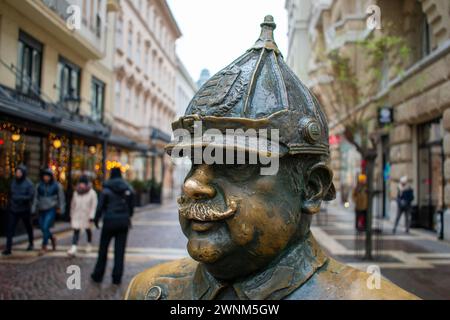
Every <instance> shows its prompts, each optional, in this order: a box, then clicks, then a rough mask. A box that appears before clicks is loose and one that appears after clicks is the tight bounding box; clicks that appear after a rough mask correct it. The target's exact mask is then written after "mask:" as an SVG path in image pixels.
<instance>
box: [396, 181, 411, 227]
mask: <svg viewBox="0 0 450 320" xmlns="http://www.w3.org/2000/svg"><path fill="white" fill-rule="evenodd" d="M413 200H414V191H413V189H412V188H411V186H410V185H409V184H408V177H407V176H403V177H401V178H400V183H399V184H398V188H397V217H396V218H395V225H394V230H393V231H392V232H393V233H394V234H395V232H396V231H397V226H398V222H399V221H400V218H401V217H402V215H403V214H405V231H406V233H409V226H410V216H411V204H412V202H413Z"/></svg>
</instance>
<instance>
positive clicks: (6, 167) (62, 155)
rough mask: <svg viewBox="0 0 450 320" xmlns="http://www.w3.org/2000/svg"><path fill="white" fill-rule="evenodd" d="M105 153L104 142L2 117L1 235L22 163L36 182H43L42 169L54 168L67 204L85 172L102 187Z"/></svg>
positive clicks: (0, 128)
mask: <svg viewBox="0 0 450 320" xmlns="http://www.w3.org/2000/svg"><path fill="white" fill-rule="evenodd" d="M102 153H103V152H102V143H101V142H100V141H95V140H94V139H89V138H84V137H82V136H79V135H75V134H74V133H70V132H64V131H61V130H58V129H56V128H48V127H44V126H41V125H38V124H36V123H32V122H29V121H25V120H22V119H13V118H10V117H4V116H3V117H1V118H0V208H1V209H0V214H1V217H2V218H1V221H0V230H1V231H0V234H4V233H5V227H6V223H7V222H6V219H7V214H6V209H7V204H8V196H9V195H8V192H9V186H10V183H11V179H12V178H13V176H14V172H15V169H16V168H17V166H18V165H20V164H25V165H26V166H27V169H28V177H29V178H30V180H31V181H32V182H33V183H35V184H36V183H38V182H39V172H40V170H41V169H42V168H44V167H48V168H50V169H51V170H52V171H53V173H54V175H55V178H56V180H58V181H59V182H60V183H61V185H62V186H63V187H64V190H65V192H66V198H67V200H68V202H67V203H70V202H69V201H70V198H71V195H72V192H73V187H74V184H75V183H76V181H77V180H78V178H79V177H80V176H81V175H82V174H85V175H88V176H89V177H90V178H91V179H92V181H93V185H94V188H95V189H96V190H99V189H100V188H101V183H102V181H103V177H104V174H103V165H102V163H103V157H102ZM67 214H69V212H67ZM66 218H67V216H66ZM18 232H19V233H20V232H21V230H18Z"/></svg>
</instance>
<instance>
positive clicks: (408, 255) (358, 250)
mask: <svg viewBox="0 0 450 320" xmlns="http://www.w3.org/2000/svg"><path fill="white" fill-rule="evenodd" d="M401 223H403V219H402V221H401ZM354 225H355V222H354V214H353V211H352V210H350V209H344V208H342V207H336V206H330V207H329V208H328V210H327V212H321V213H320V214H319V215H318V216H316V219H315V221H314V226H313V227H312V228H311V229H312V232H313V234H314V235H315V237H316V239H317V240H318V242H319V243H320V244H321V245H322V247H323V248H324V249H325V250H326V251H327V252H328V253H329V254H330V255H331V256H333V257H334V258H335V259H336V260H339V261H342V262H344V263H347V264H350V265H352V266H354V267H356V268H359V269H361V270H363V271H366V270H367V267H368V266H369V265H377V266H379V268H380V271H381V274H382V275H383V276H384V277H386V278H387V279H389V280H391V281H392V282H394V283H395V284H397V285H399V286H400V287H402V288H404V289H406V290H408V291H410V292H412V293H414V294H415V295H417V296H419V297H420V298H423V299H450V243H449V242H446V241H440V240H437V239H436V235H435V234H434V233H431V232H427V231H424V230H420V229H411V230H410V233H409V234H406V233H404V231H403V224H400V225H399V228H398V231H397V233H396V234H395V235H394V234H393V233H392V224H391V223H390V222H389V221H386V220H380V221H378V220H377V221H376V222H375V223H374V228H376V229H378V230H380V232H378V233H376V234H375V235H374V236H373V237H374V242H373V246H374V250H373V253H374V254H373V256H374V261H370V262H369V261H365V260H364V259H363V256H364V241H365V237H364V235H363V234H357V233H356V232H355V228H354Z"/></svg>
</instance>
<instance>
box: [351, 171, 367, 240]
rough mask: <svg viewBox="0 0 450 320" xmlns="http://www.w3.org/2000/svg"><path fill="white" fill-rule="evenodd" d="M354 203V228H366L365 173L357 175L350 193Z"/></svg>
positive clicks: (362, 229) (361, 229) (359, 229)
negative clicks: (355, 182)
mask: <svg viewBox="0 0 450 320" xmlns="http://www.w3.org/2000/svg"><path fill="white" fill-rule="evenodd" d="M352 198H353V202H354V203H355V215H356V218H355V225H356V230H358V231H364V230H366V218H367V209H368V208H369V195H368V192H367V178H366V175H365V174H360V175H358V183H357V185H356V188H355V189H354V190H353V194H352Z"/></svg>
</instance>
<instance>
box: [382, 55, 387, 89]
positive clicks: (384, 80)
mask: <svg viewBox="0 0 450 320" xmlns="http://www.w3.org/2000/svg"><path fill="white" fill-rule="evenodd" d="M380 75H381V77H380V89H382V90H383V89H386V88H387V86H388V83H389V58H388V55H385V56H384V58H383V61H382V64H381V74H380Z"/></svg>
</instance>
